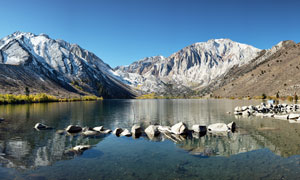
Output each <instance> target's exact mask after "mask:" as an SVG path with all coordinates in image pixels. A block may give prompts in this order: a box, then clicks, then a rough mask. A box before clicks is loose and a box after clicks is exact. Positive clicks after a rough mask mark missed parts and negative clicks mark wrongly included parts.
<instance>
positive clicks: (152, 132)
mask: <svg viewBox="0 0 300 180" xmlns="http://www.w3.org/2000/svg"><path fill="white" fill-rule="evenodd" d="M145 133H146V134H147V136H148V137H149V136H151V137H152V136H157V135H159V133H160V132H159V130H158V126H155V125H150V126H148V127H147V128H146V129H145Z"/></svg>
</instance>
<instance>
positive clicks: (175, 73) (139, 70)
mask: <svg viewBox="0 0 300 180" xmlns="http://www.w3.org/2000/svg"><path fill="white" fill-rule="evenodd" d="M260 51H261V50H260V49H257V48H255V47H252V46H250V45H246V44H241V43H237V42H234V41H232V40H230V39H212V40H209V41H207V42H201V43H195V44H193V45H191V46H188V47H185V48H183V49H182V50H180V51H178V52H176V53H174V54H172V55H171V56H170V57H167V58H165V57H162V56H156V57H151V58H145V59H143V60H140V61H137V62H134V63H132V64H131V65H129V66H119V67H117V68H116V69H115V70H116V72H117V73H118V74H119V75H120V76H121V77H123V78H124V79H126V80H127V81H128V84H129V85H131V86H133V87H136V88H138V89H140V90H142V91H144V92H147V93H149V92H156V93H163V92H167V91H169V88H168V87H170V86H172V89H178V90H179V89H182V88H186V89H189V90H195V89H197V88H199V87H204V86H207V85H209V84H210V83H211V82H212V81H213V80H214V79H216V78H218V77H220V76H222V75H223V74H225V73H227V72H228V70H229V69H231V68H232V67H234V66H241V65H243V64H247V63H248V62H250V60H252V59H253V58H255V57H256V56H258V55H259V52H260ZM150 84H156V87H157V86H160V87H157V88H152V86H151V85H150ZM187 91H188V90H187ZM187 91H186V92H187Z"/></svg>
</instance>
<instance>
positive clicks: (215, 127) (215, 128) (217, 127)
mask: <svg viewBox="0 0 300 180" xmlns="http://www.w3.org/2000/svg"><path fill="white" fill-rule="evenodd" d="M207 130H208V132H210V133H214V132H228V131H229V130H230V129H229V128H228V126H227V124H225V123H216V124H211V125H209V126H208V127H207Z"/></svg>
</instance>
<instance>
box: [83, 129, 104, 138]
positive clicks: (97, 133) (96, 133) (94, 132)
mask: <svg viewBox="0 0 300 180" xmlns="http://www.w3.org/2000/svg"><path fill="white" fill-rule="evenodd" d="M81 134H82V135H83V136H87V137H94V136H98V135H100V132H98V131H91V130H87V131H84V132H82V133H81Z"/></svg>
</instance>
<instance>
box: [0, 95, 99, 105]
mask: <svg viewBox="0 0 300 180" xmlns="http://www.w3.org/2000/svg"><path fill="white" fill-rule="evenodd" d="M96 100H103V98H102V97H97V96H81V97H73V98H57V97H56V96H51V95H48V94H44V93H41V94H33V95H23V94H20V95H13V94H0V104H25V103H44V102H72V101H96Z"/></svg>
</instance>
